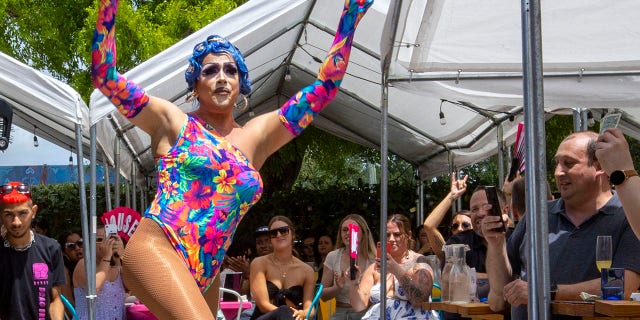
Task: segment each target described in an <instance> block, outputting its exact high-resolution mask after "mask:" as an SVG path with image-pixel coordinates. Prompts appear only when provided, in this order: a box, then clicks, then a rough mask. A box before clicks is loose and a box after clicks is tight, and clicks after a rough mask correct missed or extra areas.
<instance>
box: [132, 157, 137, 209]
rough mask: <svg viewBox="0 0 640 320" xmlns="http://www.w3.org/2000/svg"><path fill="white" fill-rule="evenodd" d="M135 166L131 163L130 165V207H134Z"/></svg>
mask: <svg viewBox="0 0 640 320" xmlns="http://www.w3.org/2000/svg"><path fill="white" fill-rule="evenodd" d="M136 196H137V195H136V166H135V164H133V165H132V166H131V208H132V209H134V210H135V209H136V206H137V202H136V200H137V199H136Z"/></svg>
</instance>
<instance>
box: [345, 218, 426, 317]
mask: <svg viewBox="0 0 640 320" xmlns="http://www.w3.org/2000/svg"><path fill="white" fill-rule="evenodd" d="M387 240H388V242H389V244H390V246H389V247H390V249H389V252H387V256H386V265H387V274H386V275H385V277H386V286H387V288H386V290H381V288H380V279H381V275H380V262H379V261H378V262H376V263H373V264H371V265H370V266H369V267H368V268H367V269H365V270H364V273H363V274H362V276H361V277H360V275H359V276H358V277H356V280H350V282H351V286H350V288H349V300H350V302H351V306H352V307H353V309H354V310H356V311H363V310H365V309H367V307H369V303H373V305H372V306H371V308H369V310H368V311H367V312H366V313H365V315H364V316H363V317H362V319H380V317H381V314H380V313H381V311H380V299H381V297H382V296H383V295H384V296H385V297H386V310H384V311H383V312H384V314H385V315H386V316H385V318H386V319H391V320H395V319H437V315H436V313H435V312H433V311H427V310H422V307H421V306H422V303H424V302H428V301H429V297H430V295H431V288H432V286H433V270H431V267H430V266H429V263H428V262H427V261H426V260H427V258H426V257H425V256H423V255H421V254H418V253H417V252H414V251H412V250H411V249H410V248H412V247H413V246H412V245H413V244H412V243H411V242H412V241H413V240H412V238H411V222H410V221H409V219H408V218H407V217H406V216H404V215H401V214H394V215H392V216H391V217H390V218H389V219H388V220H387ZM358 270H359V268H358ZM360 272H362V270H359V273H360Z"/></svg>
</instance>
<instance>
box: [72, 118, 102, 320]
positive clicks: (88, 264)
mask: <svg viewBox="0 0 640 320" xmlns="http://www.w3.org/2000/svg"><path fill="white" fill-rule="evenodd" d="M91 128H92V129H93V128H94V127H91ZM91 133H93V135H95V132H94V131H92V132H91ZM92 138H93V136H92ZM92 141H93V142H94V143H95V140H92ZM76 142H77V145H76V150H77V154H76V159H77V160H78V161H77V163H78V193H79V195H80V214H81V216H80V220H81V223H82V237H83V238H84V239H89V241H88V244H87V246H85V248H84V250H85V251H84V254H85V257H86V259H84V268H85V270H87V296H86V298H87V306H88V311H89V319H92V320H95V314H96V297H97V296H96V277H95V274H96V272H95V270H96V255H95V252H96V247H95V243H96V234H95V223H93V220H92V219H91V215H90V214H88V213H87V191H86V189H85V185H84V166H83V159H84V154H83V151H82V126H81V125H79V124H76ZM94 146H95V145H94ZM90 151H93V150H90ZM92 155H93V156H94V158H93V159H90V160H91V161H94V160H95V154H92ZM94 195H95V194H93V195H92V197H93V196H94ZM93 210H94V212H95V207H94V208H93ZM89 275H93V276H89ZM79 298H81V297H79Z"/></svg>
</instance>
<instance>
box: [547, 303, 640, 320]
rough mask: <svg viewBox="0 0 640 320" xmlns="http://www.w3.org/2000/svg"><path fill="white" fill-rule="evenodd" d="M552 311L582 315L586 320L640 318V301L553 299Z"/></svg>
mask: <svg viewBox="0 0 640 320" xmlns="http://www.w3.org/2000/svg"><path fill="white" fill-rule="evenodd" d="M551 313H552V314H557V315H568V316H580V317H582V319H585V320H605V319H618V320H631V319H638V320H640V302H638V301H612V300H596V301H595V302H582V301H552V302H551Z"/></svg>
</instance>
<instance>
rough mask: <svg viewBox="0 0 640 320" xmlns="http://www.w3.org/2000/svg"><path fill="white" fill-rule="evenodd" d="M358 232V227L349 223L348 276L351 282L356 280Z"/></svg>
mask: <svg viewBox="0 0 640 320" xmlns="http://www.w3.org/2000/svg"><path fill="white" fill-rule="evenodd" d="M359 231H360V226H358V225H357V224H353V223H350V224H349V244H350V245H349V247H350V250H349V274H350V276H351V280H355V279H356V273H357V272H358V271H357V270H356V261H358V232H359Z"/></svg>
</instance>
